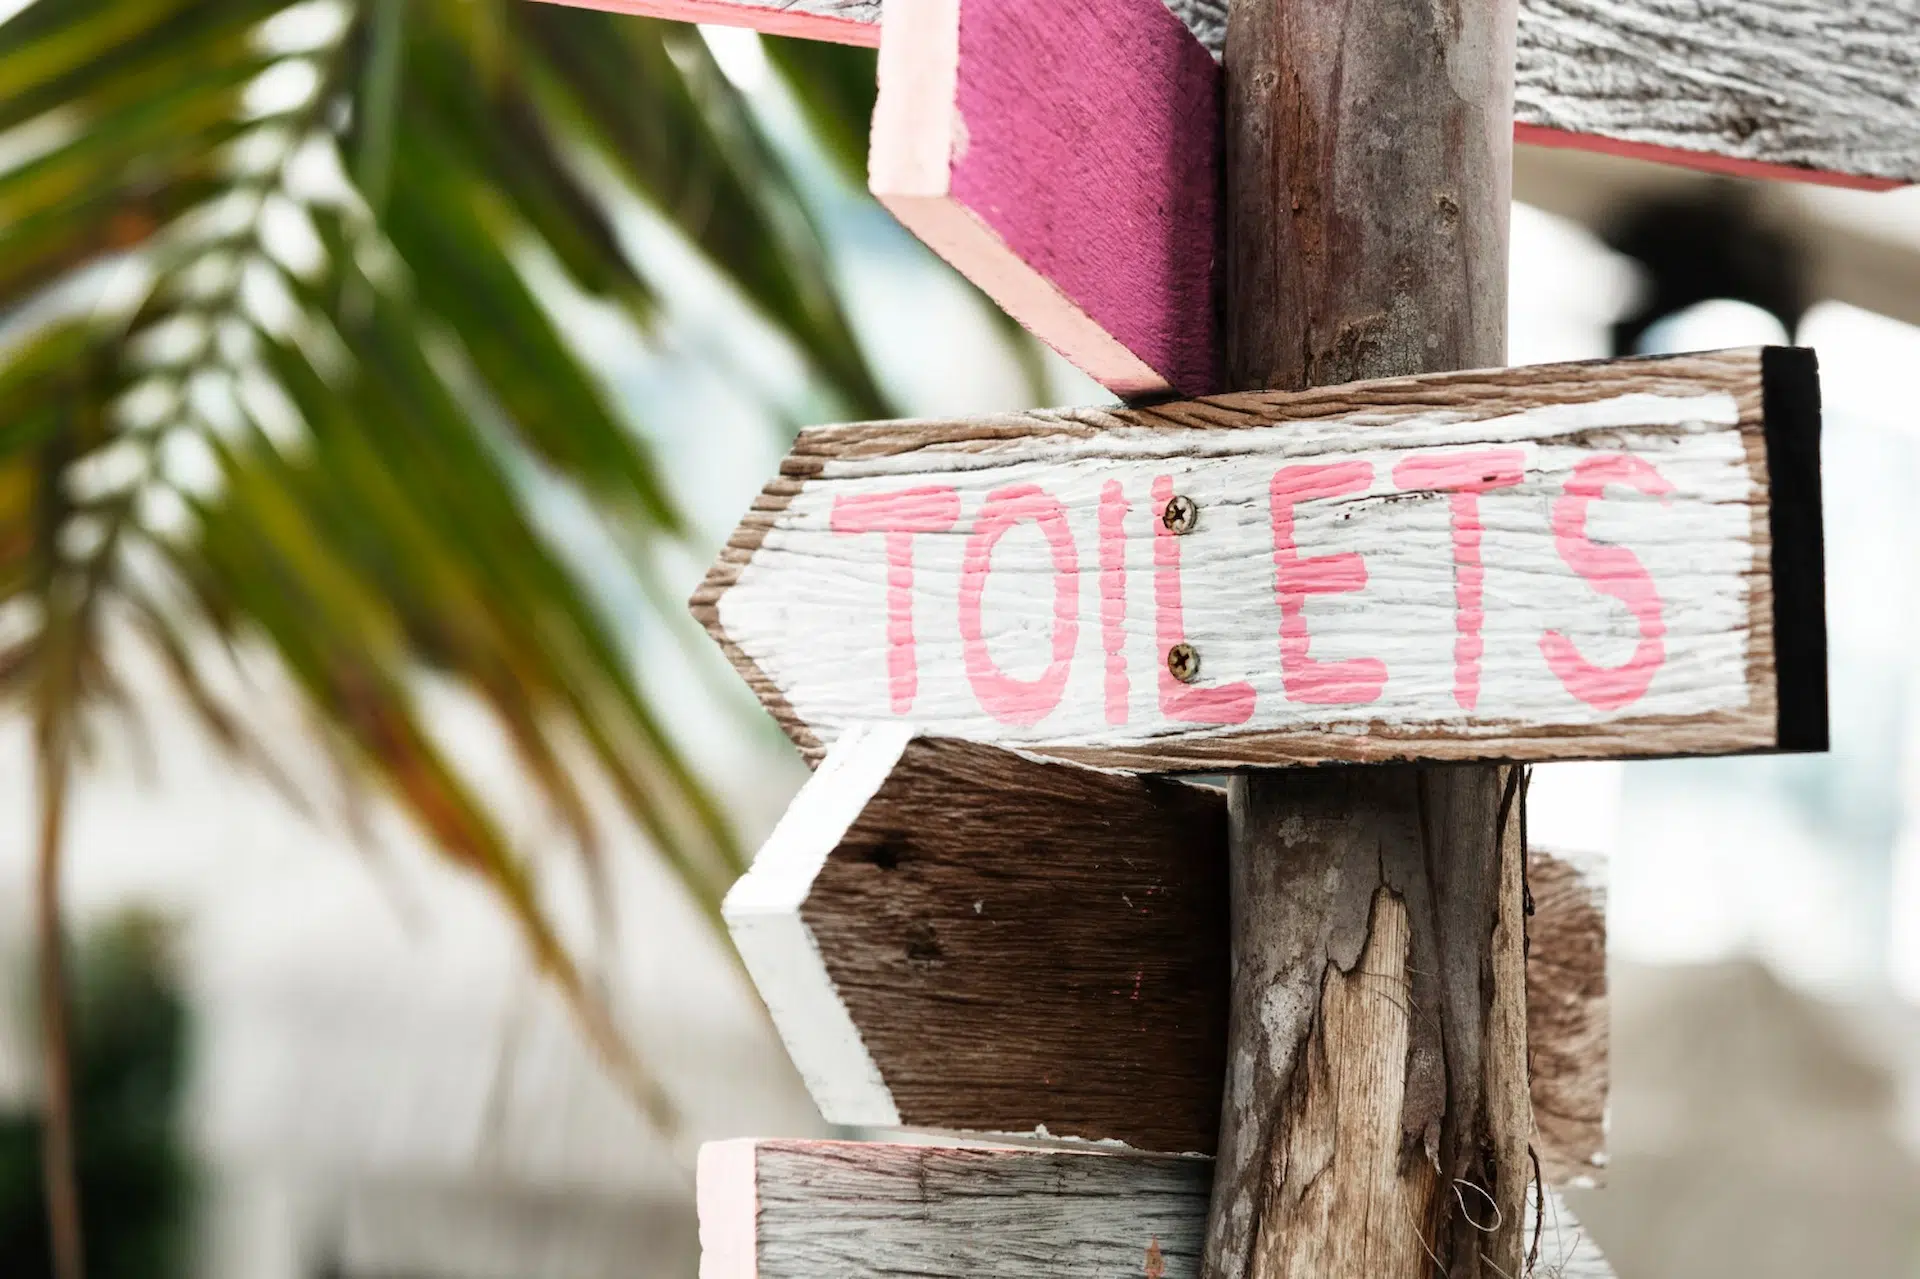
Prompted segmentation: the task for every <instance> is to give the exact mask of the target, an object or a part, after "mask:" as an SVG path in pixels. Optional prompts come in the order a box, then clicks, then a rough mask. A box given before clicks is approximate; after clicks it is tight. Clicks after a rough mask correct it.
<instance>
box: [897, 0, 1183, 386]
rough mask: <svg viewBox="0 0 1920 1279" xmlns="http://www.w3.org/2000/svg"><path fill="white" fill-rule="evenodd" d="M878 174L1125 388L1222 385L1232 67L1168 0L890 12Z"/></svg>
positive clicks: (942, 241)
mask: <svg viewBox="0 0 1920 1279" xmlns="http://www.w3.org/2000/svg"><path fill="white" fill-rule="evenodd" d="M882 33H883V34H882V39H881V44H880V97H879V103H878V105H877V106H876V107H875V109H874V120H873V152H872V157H871V160H870V162H869V171H870V175H871V177H870V184H871V186H872V188H873V193H874V195H875V196H876V197H878V199H879V200H880V202H881V203H882V204H884V205H885V206H886V207H887V208H888V209H889V210H891V211H892V212H893V214H894V216H896V217H897V218H899V219H900V221H901V222H902V223H904V224H905V225H906V226H907V227H908V228H909V229H911V230H912V231H913V232H914V234H916V235H918V236H919V237H920V238H921V239H922V240H923V241H925V242H926V243H927V244H928V245H930V246H931V247H932V248H933V249H934V250H935V251H936V252H938V253H939V254H940V255H941V256H943V257H945V258H946V259H947V260H948V261H949V262H951V263H952V264H953V265H954V266H955V267H957V268H959V269H960V271H962V272H963V273H964V274H965V275H966V276H967V277H968V278H969V279H971V280H973V282H974V283H975V284H977V285H979V286H980V287H981V288H982V289H983V290H984V291H985V292H986V293H987V294H988V295H989V296H991V297H992V298H993V299H994V300H995V301H997V302H999V303H1000V305H1001V306H1002V307H1003V308H1005V309H1006V311H1007V312H1008V313H1009V314H1011V315H1012V316H1014V318H1016V319H1018V320H1020V321H1021V322H1022V323H1023V324H1025V325H1026V326H1027V328H1028V329H1030V330H1031V331H1032V332H1033V333H1035V334H1036V335H1037V336H1039V337H1040V338H1041V339H1043V340H1044V341H1046V342H1047V343H1048V344H1049V345H1051V346H1052V347H1053V348H1054V349H1055V350H1057V351H1059V352H1060V353H1061V354H1062V355H1064V356H1065V357H1066V358H1067V359H1068V360H1070V361H1072V362H1073V363H1074V364H1075V365H1077V366H1079V367H1080V368H1081V369H1083V370H1085V371H1086V372H1087V373H1088V374H1090V375H1091V376H1092V377H1093V378H1095V379H1096V380H1097V381H1099V382H1100V383H1101V384H1102V385H1104V386H1106V387H1107V388H1109V389H1110V390H1112V391H1114V392H1115V393H1116V394H1119V395H1122V396H1126V397H1129V398H1136V397H1141V396H1151V395H1164V394H1166V393H1168V392H1172V391H1179V392H1183V393H1186V394H1190V395H1197V394H1203V393H1205V392H1207V391H1212V390H1216V389H1218V388H1219V386H1220V378H1219V366H1218V362H1217V352H1218V349H1219V343H1218V342H1217V341H1216V332H1215V318H1214V317H1215V313H1216V308H1215V305H1214V295H1215V285H1216V280H1217V271H1216V262H1217V259H1218V253H1217V252H1216V239H1217V234H1218V228H1219V219H1218V217H1217V212H1218V200H1219V184H1220V87H1221V85H1220V74H1219V68H1218V67H1217V66H1216V65H1215V64H1214V61H1213V57H1212V55H1211V54H1209V53H1208V52H1207V50H1206V48H1205V47H1204V46H1203V45H1201V43H1200V42H1199V41H1198V40H1196V39H1195V38H1194V37H1193V35H1192V33H1190V32H1189V31H1188V30H1187V28H1186V27H1185V26H1184V25H1183V24H1182V23H1181V21H1180V20H1179V19H1178V18H1176V17H1174V16H1173V14H1172V13H1171V12H1169V11H1168V10H1167V8H1166V6H1165V5H1163V4H1162V3H1160V0H1052V2H1051V3H1048V4H1044V5H1036V4H1032V3H1029V2H1027V0H909V2H906V3H898V4H890V5H889V6H888V7H887V10H886V16H885V18H884V19H883V23H882Z"/></svg>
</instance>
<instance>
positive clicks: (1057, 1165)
mask: <svg viewBox="0 0 1920 1279" xmlns="http://www.w3.org/2000/svg"><path fill="white" fill-rule="evenodd" d="M1211 1179H1212V1167H1211V1163H1210V1161H1208V1160H1203V1159H1172V1158H1164V1157H1155V1156H1150V1155H1127V1154H1095V1153H1080V1152H1064V1151H1056V1150H1015V1149H1006V1148H979V1147H969V1148H955V1147H940V1146H906V1145H894V1144H886V1143H879V1142H830V1141H725V1142H714V1143H710V1144H708V1145H706V1146H704V1147H702V1148H701V1151H700V1166H699V1191H698V1194H699V1204H700V1247H701V1258H700V1279H820V1277H821V1276H827V1275H831V1276H833V1279H893V1277H894V1276H899V1275H916V1276H920V1277H921V1279H983V1277H988V1279H1059V1277H1060V1276H1063V1275H1076V1276H1088V1277H1089V1279H1096V1277H1098V1279H1104V1277H1106V1276H1125V1275H1145V1276H1147V1279H1198V1277H1199V1274H1200V1250H1201V1245H1202V1243H1203V1241H1204V1238H1205V1234H1206V1212H1207V1195H1208V1189H1209V1183H1210V1181H1211ZM1542 1202H1543V1206H1544V1210H1543V1211H1540V1212H1538V1213H1537V1214H1536V1211H1535V1201H1534V1198H1533V1197H1532V1196H1531V1195H1529V1197H1528V1199H1527V1212H1526V1220H1525V1221H1524V1223H1523V1233H1524V1235H1525V1237H1526V1238H1527V1239H1528V1240H1529V1241H1532V1240H1533V1239H1534V1237H1535V1222H1536V1220H1537V1221H1538V1222H1539V1227H1540V1228H1539V1248H1538V1252H1537V1254H1536V1255H1535V1259H1534V1263H1533V1264H1532V1265H1531V1266H1530V1267H1528V1269H1527V1270H1526V1271H1524V1272H1523V1273H1525V1274H1531V1275H1538V1276H1542V1277H1545V1276H1554V1277H1556V1279H1612V1274H1613V1272H1612V1270H1611V1268H1609V1267H1608V1265H1607V1263H1606V1259H1605V1258H1604V1257H1603V1256H1602V1255H1601V1253H1600V1250H1599V1249H1598V1248H1597V1247H1596V1246H1595V1245H1594V1244H1593V1242H1592V1240H1591V1239H1589V1238H1588V1237H1587V1235H1586V1232H1585V1231H1584V1230H1582V1229H1581V1227H1580V1223H1579V1222H1578V1221H1577V1220H1576V1219H1575V1218H1574V1215H1573V1213H1572V1212H1571V1211H1570V1210H1569V1209H1568V1208H1567V1206H1566V1204H1565V1203H1564V1202H1563V1201H1562V1200H1561V1199H1560V1197H1559V1195H1557V1194H1555V1193H1554V1192H1552V1191H1548V1192H1546V1193H1545V1194H1544V1196H1543V1200H1542ZM1407 1228H1408V1229H1411V1227H1410V1226H1409V1227H1407Z"/></svg>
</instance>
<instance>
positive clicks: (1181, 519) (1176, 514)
mask: <svg viewBox="0 0 1920 1279" xmlns="http://www.w3.org/2000/svg"><path fill="white" fill-rule="evenodd" d="M1160 522H1161V523H1162V524H1164V525H1166V526H1167V532H1169V533H1191V532H1192V531H1193V526H1194V525H1195V524H1198V523H1199V522H1200V508H1199V507H1198V506H1196V505H1195V504H1194V501H1193V499H1192V498H1190V497H1187V496H1185V495H1184V494H1175V495H1174V496H1173V497H1171V498H1169V499H1168V501H1167V509H1166V510H1164V511H1162V512H1160Z"/></svg>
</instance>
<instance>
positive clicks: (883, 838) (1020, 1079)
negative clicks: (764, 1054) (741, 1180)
mask: <svg viewBox="0 0 1920 1279" xmlns="http://www.w3.org/2000/svg"><path fill="white" fill-rule="evenodd" d="M1530 881H1531V882H1530V885H1529V887H1530V889H1531V892H1532V896H1533V900H1534V902H1535V914H1534V917H1533V920H1532V924H1531V927H1530V929H1529V939H1530V943H1531V944H1530V964H1529V969H1528V1028H1529V1033H1530V1037H1531V1056H1532V1060H1533V1079H1532V1091H1533V1100H1534V1112H1535V1117H1536V1126H1537V1129H1538V1132H1537V1134H1536V1138H1535V1146H1536V1149H1537V1150H1538V1153H1539V1155H1540V1158H1541V1164H1542V1167H1543V1168H1544V1169H1545V1170H1546V1174H1547V1176H1548V1177H1549V1178H1550V1179H1553V1180H1555V1181H1556V1182H1560V1183H1565V1182H1569V1181H1576V1180H1580V1179H1582V1178H1590V1177H1592V1176H1593V1175H1594V1174H1595V1172H1596V1170H1597V1169H1598V1168H1599V1167H1600V1166H1601V1164H1602V1163H1603V1162H1604V1150H1605V1140H1606V1133H1605V1123H1606V1101H1607V1004H1606V920H1605V915H1604V907H1603V905H1602V890H1601V888H1600V886H1599V885H1598V884H1597V883H1596V882H1595V880H1594V878H1593V877H1592V876H1590V875H1589V874H1587V873H1585V872H1583V871H1582V870H1581V869H1579V868H1578V867H1576V866H1575V865H1574V864H1572V863H1570V862H1568V861H1566V860H1563V859H1561V858H1557V857H1554V856H1553V855H1551V854H1545V853H1539V852H1536V853H1534V854H1533V856H1532V858H1531V869H1530ZM726 918H727V923H728V927H729V929H730V930H731V932H732V934H733V938H734V944H735V946H736V947H737V948H738V949H739V952H740V954H741V956H742V958H744V959H745V961H746V964H747V968H748V970H749V971H750V972H751V973H752V975H753V978H754V984H755V985H756V986H757V987H758V988H759V990H760V994H761V997H762V998H763V999H764V1000H765V1001H766V1003H767V1007H768V1009H769V1010H770V1011H771V1012H772V1014H773V1019H774V1023H775V1025H777V1026H778V1027H779V1028H780V1033H781V1035H782V1037H783V1038H784V1039H785V1041H786V1044H787V1048H788V1051H789V1053H790V1054H791V1055H792V1057H793V1059H794V1063H795V1064H796V1065H797V1066H798V1067H799V1069H800V1072H801V1074H802V1076H803V1077H804V1078H805V1079H806V1080H807V1083H808V1086H809V1087H810V1088H811V1090H812V1092H813V1095H814V1098H815V1100H816V1101H817V1102H818V1103H819V1105H820V1108H821V1111H822V1113H824V1114H825V1115H826V1117H827V1118H828V1119H829V1120H832V1121H834V1122H836V1123H843V1124H851V1125H867V1126H883V1127H884V1126H900V1125H904V1126H907V1127H916V1128H931V1129H941V1130H947V1131H970V1132H986V1133H1021V1134H1025V1135H1034V1134H1038V1135H1044V1136H1053V1137H1073V1138H1083V1139H1087V1140H1094V1141H1121V1142H1125V1143H1127V1144H1128V1145H1130V1146H1133V1147H1135V1148H1137V1149H1142V1150H1152V1151H1169V1152H1194V1151H1197V1152H1202V1153H1210V1152H1211V1151H1212V1150H1213V1148H1214V1140H1215V1136H1216V1134H1217V1132H1218V1131H1219V1124H1220V1092H1221V1080H1222V1078H1223V1075H1224V1071H1225V1069H1226V1046H1227V1008H1228V1000H1227V983H1228V969H1227V938H1228V935H1229V930H1228V928H1227V813H1226V800H1225V796H1224V794H1222V793H1221V792H1220V791H1217V790H1213V789H1207V788H1202V787H1196V786H1188V785H1185V784H1182V783H1178V782H1171V781H1165V780H1159V779H1148V778H1134V777H1125V776H1114V775H1110V774H1104V773H1097V772H1093V771H1091V770H1087V769H1081V768H1073V767H1070V766H1065V765H1058V764H1040V763H1032V762H1029V761H1027V760H1023V759H1021V758H1019V757H1018V756H1015V755H1012V754H1009V753H1007V752H1005V751H1000V750H995V749H993V748H990V747H983V746H974V745H970V744H967V743H962V742H929V741H924V740H914V741H909V739H908V736H907V731H906V730H904V729H901V728H895V727H886V728H877V729H863V730H856V731H854V732H852V733H849V734H848V735H847V736H846V737H844V738H842V739H841V741H840V742H839V743H838V744H837V745H836V746H835V747H834V749H833V750H832V751H831V752H829V753H828V755H827V758H826V760H825V761H824V762H823V763H822V764H821V766H820V769H819V771H818V772H817V773H816V774H815V775H814V777H813V779H812V780H811V781H809V782H808V784H807V786H806V787H805V789H803V790H802V791H801V793H800V795H799V797H798V798H797V799H796V800H795V801H794V804H793V806H792V808H791V809H790V810H789V811H788V813H787V816H786V817H785V818H784V819H783V820H782V821H781V823H780V826H779V828H778V829H777V830H776V831H775V832H774V834H773V836H772V838H770V839H769V840H768V842H767V845H766V847H765V848H763V849H762V850H761V852H760V855H759V856H758V857H757V858H756V859H755V861H754V865H753V869H752V870H751V871H750V872H749V873H748V874H747V875H746V877H745V878H743V879H742V880H741V881H740V882H739V884H738V885H736V886H735V888H734V890H733V892H732V893H731V894H730V895H729V896H728V898H727V903H726Z"/></svg>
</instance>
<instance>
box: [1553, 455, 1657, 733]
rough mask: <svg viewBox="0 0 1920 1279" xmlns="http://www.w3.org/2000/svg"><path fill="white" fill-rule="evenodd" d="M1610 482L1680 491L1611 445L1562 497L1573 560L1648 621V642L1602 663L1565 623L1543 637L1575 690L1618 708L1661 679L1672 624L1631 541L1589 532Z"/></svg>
mask: <svg viewBox="0 0 1920 1279" xmlns="http://www.w3.org/2000/svg"><path fill="white" fill-rule="evenodd" d="M1609 484H1625V485H1628V486H1630V487H1632V488H1635V489H1638V490H1639V491H1640V492H1642V493H1644V494H1646V495H1647V496H1648V497H1657V498H1661V499H1665V498H1666V496H1667V495H1668V494H1670V493H1672V492H1673V485H1672V483H1670V482H1669V481H1668V480H1667V477H1666V476H1664V475H1662V474H1660V472H1658V471H1656V470H1655V469H1654V468H1653V466H1652V464H1651V463H1648V462H1644V461H1642V460H1640V459H1639V458H1637V457H1631V456H1629V455H1627V454H1625V453H1609V454H1607V455H1605V456H1603V457H1590V458H1587V459H1586V460H1585V461H1583V462H1581V463H1580V464H1579V465H1578V466H1576V467H1574V468H1573V474H1572V476H1570V477H1569V478H1568V480H1567V484H1566V489H1565V491H1564V494H1563V495H1562V496H1561V497H1559V498H1558V499H1556V500H1555V501H1554V504H1553V539H1554V546H1555V547H1556V548H1557V549H1558V550H1559V552H1560V558H1561V559H1563V560H1565V561H1566V562H1567V567H1569V568H1571V569H1572V570H1573V571H1574V572H1576V573H1578V574H1579V575H1580V576H1581V577H1584V578H1586V579H1587V582H1588V584H1589V585H1591V586H1592V587H1593V588H1594V589H1595V590H1596V591H1599V592H1600V593H1601V594H1603V595H1611V596H1613V597H1614V598H1615V599H1617V600H1619V601H1620V602H1621V603H1622V604H1625V605H1626V606H1627V611H1628V612H1630V613H1632V614H1633V616H1634V620H1635V621H1637V622H1639V624H1640V642H1639V643H1638V644H1637V645H1635V646H1634V650H1633V656H1632V657H1630V658H1628V659H1627V660H1626V662H1625V664H1623V665H1620V666H1596V665H1594V664H1593V663H1592V662H1589V661H1588V660H1587V659H1586V658H1584V657H1582V656H1580V652H1579V650H1578V649H1576V648H1575V647H1574V646H1573V641H1572V640H1570V639H1568V638H1567V637H1566V636H1564V635H1562V634H1561V633H1560V632H1558V631H1548V632H1547V633H1546V634H1544V635H1542V636H1541V637H1540V652H1541V653H1542V654H1543V655H1544V656H1545V657H1546V659H1547V665H1548V666H1549V667H1551V668H1552V669H1553V673H1554V674H1555V675H1558V676H1559V677H1560V682H1561V683H1562V684H1564V685H1566V688H1567V691H1568V692H1569V693H1572V694H1573V695H1574V696H1575V697H1577V698H1579V699H1580V700H1581V701H1583V702H1585V703H1586V704H1587V705H1589V706H1593V707H1597V708H1598V709H1600V710H1603V711H1617V710H1619V709H1620V708H1621V707H1623V706H1626V705H1628V704H1630V703H1632V702H1635V701H1638V700H1639V699H1640V697H1641V695H1642V694H1644V693H1645V692H1646V691H1647V685H1649V684H1651V683H1652V682H1653V676H1654V672H1656V671H1658V670H1659V669H1660V667H1661V665H1662V664H1664V663H1665V662H1666V660H1667V647H1666V642H1665V636H1666V633H1667V625H1666V622H1665V621H1664V620H1663V618H1662V616H1661V612H1662V610H1661V604H1660V592H1659V590H1658V589H1656V588H1655V586H1654V584H1653V576H1652V575H1651V574H1650V573H1648V572H1647V570H1646V566H1645V565H1643V564H1641V563H1640V557H1639V556H1637V555H1635V554H1634V553H1633V552H1632V551H1630V550H1628V549H1627V548H1626V547H1624V546H1608V545H1606V544H1604V543H1601V542H1595V541H1593V540H1592V539H1591V538H1589V537H1588V536H1587V507H1588V505H1589V504H1590V503H1592V502H1593V500H1594V499H1595V498H1598V497H1601V496H1603V495H1604V494H1605V492H1606V487H1607V485H1609Z"/></svg>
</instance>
